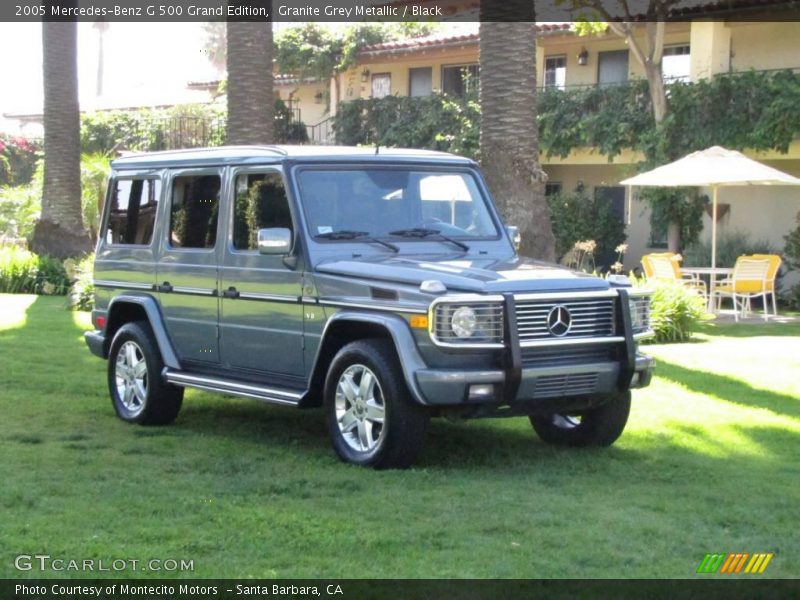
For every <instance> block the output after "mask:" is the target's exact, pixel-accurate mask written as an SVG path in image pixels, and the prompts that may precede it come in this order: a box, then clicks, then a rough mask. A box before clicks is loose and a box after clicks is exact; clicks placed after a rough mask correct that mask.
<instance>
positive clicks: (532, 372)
mask: <svg viewBox="0 0 800 600" xmlns="http://www.w3.org/2000/svg"><path fill="white" fill-rule="evenodd" d="M653 368H654V361H653V359H652V358H651V357H649V356H645V355H643V354H637V355H636V357H635V360H634V370H633V375H632V377H631V378H630V383H629V384H627V386H623V387H622V388H621V386H620V375H621V372H622V366H621V365H620V364H619V363H616V362H609V363H595V364H582V365H563V366H551V367H538V368H524V369H522V370H521V374H520V379H519V384H518V385H517V386H516V390H515V391H514V392H513V394H510V393H509V383H511V382H509V379H508V377H507V373H506V371H502V370H488V371H459V370H449V369H448V370H445V369H441V370H437V369H422V370H420V371H417V372H416V383H417V386H418V389H419V391H420V393H421V394H422V396H423V397H424V398H425V403H426V404H428V405H431V406H448V405H450V406H452V405H460V404H484V403H486V404H497V403H509V404H511V403H515V402H536V401H537V400H544V399H553V398H557V397H563V398H565V399H566V398H571V397H575V396H586V395H591V396H602V395H607V394H611V393H614V392H617V391H624V390H625V389H634V388H642V387H646V386H647V385H649V384H650V379H651V378H652V375H653ZM473 386H490V387H491V390H492V391H491V393H490V394H480V395H476V394H471V393H470V391H471V389H473V390H474V387H473Z"/></svg>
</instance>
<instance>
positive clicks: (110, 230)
mask: <svg viewBox="0 0 800 600" xmlns="http://www.w3.org/2000/svg"><path fill="white" fill-rule="evenodd" d="M111 185H112V187H111V197H110V199H109V203H110V206H109V210H108V221H107V225H106V231H105V235H104V238H105V241H106V243H107V244H133V245H137V246H148V245H149V244H150V241H151V240H152V239H153V226H154V225H155V222H156V209H157V208H158V200H159V197H160V195H161V181H160V180H158V179H117V180H116V181H114V182H112V184H111Z"/></svg>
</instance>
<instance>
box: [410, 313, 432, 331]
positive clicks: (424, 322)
mask: <svg viewBox="0 0 800 600" xmlns="http://www.w3.org/2000/svg"><path fill="white" fill-rule="evenodd" d="M409 322H410V323H411V327H412V328H414V329H427V328H428V316H427V315H414V316H412V317H411V320H410V321H409Z"/></svg>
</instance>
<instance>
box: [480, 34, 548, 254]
mask: <svg viewBox="0 0 800 600" xmlns="http://www.w3.org/2000/svg"><path fill="white" fill-rule="evenodd" d="M535 31H536V30H535V26H534V24H533V23H505V22H482V23H481V26H480V69H481V72H480V103H481V113H482V115H481V140H480V154H481V165H482V167H483V170H484V173H485V175H486V180H487V183H488V184H489V188H490V189H491V190H492V193H493V195H494V197H495V200H496V202H497V204H498V206H499V208H500V212H501V213H502V215H503V217H504V219H505V221H506V222H507V223H508V224H509V225H516V226H518V227H519V228H520V233H521V235H522V247H521V252H522V254H525V255H529V256H532V257H534V258H540V259H544V260H551V261H552V260H555V237H554V236H553V229H552V226H551V224H550V210H549V208H548V206H547V202H546V201H545V197H544V183H545V181H546V179H547V176H546V175H545V173H544V171H542V168H541V166H540V164H539V130H538V124H537V120H536V116H537V111H536V33H535Z"/></svg>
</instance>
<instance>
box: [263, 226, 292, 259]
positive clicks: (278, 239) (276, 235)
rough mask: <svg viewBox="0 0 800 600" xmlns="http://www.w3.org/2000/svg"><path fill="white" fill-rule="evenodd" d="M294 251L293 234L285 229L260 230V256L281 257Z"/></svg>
mask: <svg viewBox="0 0 800 600" xmlns="http://www.w3.org/2000/svg"><path fill="white" fill-rule="evenodd" d="M291 249H292V232H291V231H290V230H289V229H285V228H283V227H274V228H271V229H259V230H258V252H259V254H269V255H273V256H274V255H280V256H284V255H286V254H289V251H290V250H291Z"/></svg>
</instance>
